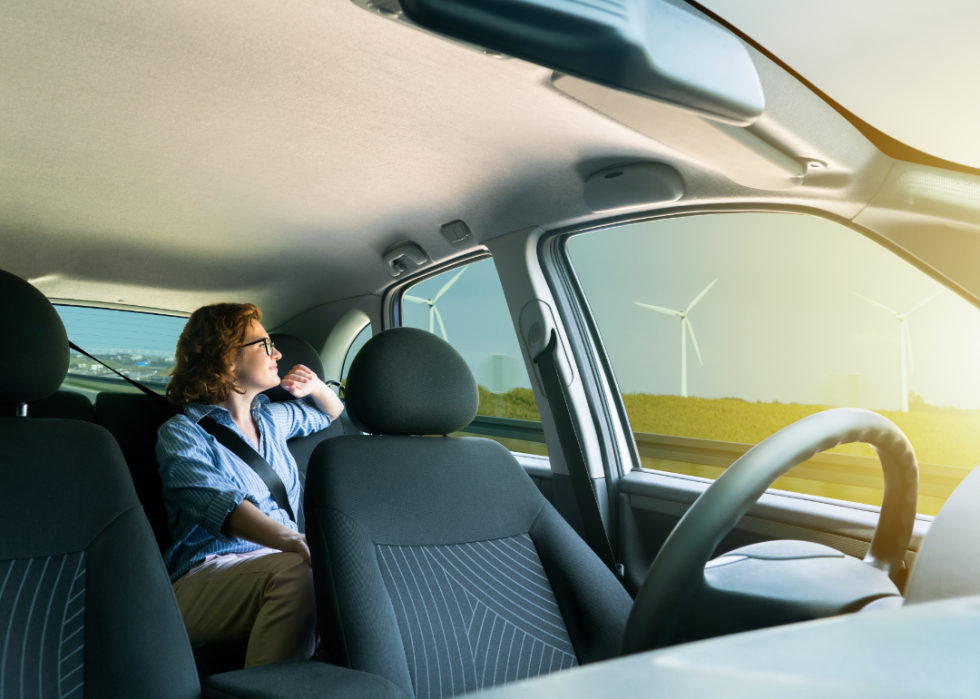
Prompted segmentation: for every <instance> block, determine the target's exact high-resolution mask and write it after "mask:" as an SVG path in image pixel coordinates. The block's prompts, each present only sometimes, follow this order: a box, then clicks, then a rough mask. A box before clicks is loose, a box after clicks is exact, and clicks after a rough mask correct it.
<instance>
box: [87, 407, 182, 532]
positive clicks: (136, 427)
mask: <svg viewBox="0 0 980 699" xmlns="http://www.w3.org/2000/svg"><path fill="white" fill-rule="evenodd" d="M171 417H173V413H171V412H170V411H168V410H166V409H165V408H164V407H163V406H161V405H160V404H158V403H157V402H156V401H154V400H151V399H150V397H149V396H145V395H143V394H142V393H112V392H109V391H102V392H101V393H99V394H98V395H97V396H96V397H95V419H96V422H97V423H98V424H99V425H101V426H102V427H104V428H106V429H107V430H109V433H110V434H112V436H113V437H115V438H116V442H117V443H118V444H119V447H120V449H121V450H122V453H123V457H124V458H125V459H126V465H127V467H128V468H129V475H130V477H131V478H132V479H133V486H134V487H135V488H136V495H137V497H138V498H139V501H140V502H141V503H142V504H143V510H144V512H145V513H146V518H147V520H149V522H150V527H151V528H152V530H153V536H154V538H155V539H156V542H157V546H158V547H159V549H160V551H164V550H166V548H167V547H168V546H170V544H171V543H173V541H172V539H171V537H170V527H169V525H168V523H167V506H166V504H165V502H164V499H163V485H162V483H161V481H160V469H159V465H158V464H157V457H156V443H157V430H158V429H160V425H162V424H163V423H164V422H166V421H167V420H169V419H170V418H171Z"/></svg>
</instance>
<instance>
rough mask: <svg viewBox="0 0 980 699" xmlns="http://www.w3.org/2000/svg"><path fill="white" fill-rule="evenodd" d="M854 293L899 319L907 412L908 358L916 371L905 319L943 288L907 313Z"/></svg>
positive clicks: (899, 338)
mask: <svg viewBox="0 0 980 699" xmlns="http://www.w3.org/2000/svg"><path fill="white" fill-rule="evenodd" d="M852 293H853V294H854V295H855V296H857V297H858V298H862V299H864V300H865V301H867V302H868V303H870V304H871V305H872V306H875V307H877V308H880V309H881V310H883V311H885V312H886V313H890V314H892V315H893V316H895V319H896V320H897V321H898V327H899V331H898V344H899V347H900V349H901V357H902V412H903V413H907V412H908V411H909V380H908V373H907V371H906V358H907V360H908V361H907V364H908V368H909V369H911V370H912V372H913V373H914V372H915V366H914V365H913V362H912V336H911V335H910V334H909V328H908V326H907V325H905V321H906V320H908V319H909V318H910V317H911V315H912V314H913V313H915V312H916V311H918V310H919V309H920V308H922V307H923V306H925V305H926V304H927V303H929V302H930V301H932V300H933V299H934V298H936V297H937V296H939V294H941V293H943V290H942V289H940V290H939V291H937V292H936V293H934V294H933V295H932V296H930V297H929V298H927V299H925V300H924V301H919V302H918V303H917V304H915V305H914V306H912V308H910V309H909V310H908V311H906V312H905V313H899V312H898V311H896V310H894V309H891V308H889V307H888V306H885V305H884V304H881V303H878V302H877V301H872V300H871V299H869V298H868V297H867V296H861V294H859V293H858V292H856V291H854V292H852Z"/></svg>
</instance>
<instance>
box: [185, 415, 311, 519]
mask: <svg viewBox="0 0 980 699" xmlns="http://www.w3.org/2000/svg"><path fill="white" fill-rule="evenodd" d="M197 424H198V425H200V426H201V428H202V429H203V430H204V431H205V432H207V433H208V434H210V435H211V436H213V437H214V438H215V439H217V440H218V442H219V443H220V444H222V445H223V446H224V447H226V448H227V449H228V451H230V452H231V453H232V454H234V455H235V456H237V457H238V458H239V459H241V460H242V461H244V462H245V463H246V464H248V465H249V466H251V467H252V470H253V471H255V472H256V473H257V474H259V478H261V479H262V481H263V482H264V483H265V485H266V487H267V488H268V489H269V492H270V493H272V499H273V500H275V501H276V504H277V505H279V509H282V510H285V511H286V513H287V514H288V515H289V519H290V520H292V521H293V522H295V521H296V515H295V514H293V508H292V507H291V506H290V504H289V496H288V495H286V486H285V485H283V482H282V479H281V478H280V477H279V474H277V473H276V472H275V470H274V469H273V468H272V465H271V464H270V463H269V462H268V461H266V460H265V459H264V458H262V455H261V454H259V453H258V452H257V451H255V449H254V448H253V447H252V446H251V445H250V444H249V443H248V442H246V441H245V440H244V439H242V438H241V437H239V436H238V435H237V434H235V431H234V430H233V429H231V428H230V427H225V426H224V425H222V424H221V423H220V422H218V421H217V420H215V419H214V418H213V417H211V416H210V415H205V416H204V417H202V418H201V419H200V420H198V421H197Z"/></svg>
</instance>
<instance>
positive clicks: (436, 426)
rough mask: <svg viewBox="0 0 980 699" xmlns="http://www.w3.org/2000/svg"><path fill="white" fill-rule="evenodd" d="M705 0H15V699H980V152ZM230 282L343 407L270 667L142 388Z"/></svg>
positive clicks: (2, 72)
mask: <svg viewBox="0 0 980 699" xmlns="http://www.w3.org/2000/svg"><path fill="white" fill-rule="evenodd" d="M712 7H713V4H712V3H711V2H706V3H704V4H700V3H697V2H693V1H690V0H630V1H623V2H612V1H606V0H587V1H586V0H583V1H582V2H578V1H577V0H576V1H572V0H507V1H506V2H504V1H499V2H498V1H494V2H486V1H485V0H351V1H348V0H328V1H325V0H289V2H285V3H279V4H274V5H273V4H268V3H260V2H253V1H249V2H229V1H228V0H219V1H217V2H213V3H209V4H205V5H201V4H198V3H191V2H186V1H185V0H177V1H175V2H171V3H166V4H162V5H161V4H149V3H135V4H134V3H130V2H120V1H119V0H98V1H97V2H92V3H86V4H65V3H58V2H50V1H49V0H43V1H40V2H38V1H37V0H35V1H33V2H22V1H20V0H17V1H13V2H8V3H5V4H3V5H2V6H0V95H3V98H2V99H0V124H2V125H3V128H0V240H2V248H0V250H2V254H0V298H2V299H3V305H2V310H0V318H2V320H3V326H4V329H5V332H6V339H7V347H8V360H7V361H6V362H4V363H3V364H2V365H0V413H2V417H3V418H4V419H2V420H0V493H3V494H4V496H5V498H4V500H5V503H6V507H5V510H4V516H3V531H4V536H3V537H2V539H0V642H2V650H0V699H4V698H5V697H11V698H13V697H19V698H20V699H24V698H25V697H38V698H44V697H59V699H60V698H62V697H71V698H72V699H75V698H76V697H91V698H100V697H154V698H156V697H159V698H160V699H195V698H199V697H202V696H203V697H219V698H229V697H238V698H241V699H279V698H286V697H295V698H304V697H337V698H338V699H356V698H359V697H412V698H416V699H422V698H423V697H424V698H427V699H429V698H432V697H453V696H459V695H463V694H468V693H472V692H478V691H487V692H489V695H488V696H490V697H497V696H499V697H501V699H504V698H505V697H512V698H514V699H517V698H519V697H531V696H535V697H537V696H569V697H586V696H588V697H592V696H603V697H605V696H616V697H633V696H637V697H638V696H644V697H646V696H654V697H664V698H669V697H701V696H711V695H716V696H731V697H743V696H744V697H753V698H756V697H766V696H786V695H790V694H791V695H793V696H800V697H809V696H814V697H816V696H820V697H825V696H827V695H828V694H829V693H831V692H833V693H835V694H837V695H839V696H846V697H850V696H855V697H858V696H860V697H865V696H868V697H870V696H885V695H887V696H898V697H905V696H909V697H921V696H950V697H954V696H956V697H958V696H976V693H977V691H978V690H980V669H978V668H977V664H976V663H975V662H973V659H974V658H975V656H976V653H977V651H978V644H980V544H978V543H977V542H978V541H980V538H978V537H977V536H976V533H977V532H980V506H978V505H980V476H978V475H975V474H973V467H974V466H975V465H976V464H977V463H978V462H980V441H978V440H980V403H978V402H975V401H978V400H980V391H977V390H976V389H978V388H980V374H977V373H976V372H977V371H980V369H974V366H973V365H974V364H977V363H976V361H975V359H976V356H977V352H978V351H980V316H978V315H977V314H978V313H980V273H978V271H977V269H978V268H977V265H976V264H975V262H976V260H977V259H980V257H978V255H980V247H978V243H977V242H976V241H977V240H980V238H978V234H980V169H978V168H977V167H973V166H971V165H969V164H965V163H961V162H958V161H954V160H949V159H946V158H944V157H939V156H937V155H933V154H930V153H929V152H926V151H924V150H919V149H917V147H915V146H914V145H911V144H906V143H904V142H902V141H900V140H897V139H896V138H893V137H892V136H890V135H888V134H887V133H885V132H884V131H882V130H879V129H878V128H876V126H874V125H873V124H872V123H870V122H868V121H865V120H863V119H862V118H861V117H860V116H859V115H857V114H856V113H854V112H852V111H849V110H848V109H847V108H846V107H845V106H843V105H842V104H841V103H839V102H837V101H835V100H834V99H833V98H832V97H831V96H830V95H829V94H828V93H826V92H824V91H822V90H821V89H820V88H819V87H817V86H816V85H815V84H814V83H812V82H810V81H809V80H808V79H807V77H806V76H805V75H802V74H800V73H798V72H796V70H794V68H793V67H792V66H791V65H789V64H787V63H786V62H784V61H783V60H782V59H781V58H780V57H779V56H777V55H776V54H775V53H773V52H772V51H770V50H769V49H767V48H766V47H765V46H763V45H762V44H761V43H759V42H758V41H757V40H756V39H754V38H753V36H752V35H751V32H750V31H749V30H748V29H747V28H743V27H739V26H736V24H734V23H732V22H730V21H728V20H726V19H725V17H723V16H722V15H721V14H719V13H717V12H715V11H713V10H712V9H711V8H712ZM227 301H231V302H237V303H245V302H250V303H255V304H256V305H258V306H259V307H260V308H261V310H262V323H263V325H264V327H265V328H267V329H268V330H269V333H270V337H271V339H272V340H273V341H274V343H275V346H276V348H277V349H278V350H279V351H280V352H281V353H282V355H283V356H282V359H280V360H279V367H280V372H281V373H282V370H283V369H286V368H288V367H292V366H295V365H297V364H302V365H304V366H306V367H309V368H310V369H311V370H312V371H314V372H315V373H316V374H317V375H318V376H319V377H320V378H321V379H323V380H325V381H326V380H328V379H329V380H333V381H335V382H337V383H338V392H339V394H340V396H341V398H342V399H343V400H344V402H345V410H344V412H343V413H342V415H341V416H340V418H338V419H336V420H334V421H333V422H332V423H331V424H330V426H329V427H328V428H326V429H324V430H322V431H320V432H317V433H314V434H311V435H308V436H305V437H298V438H294V439H291V440H290V441H289V443H288V447H289V451H290V453H291V454H292V455H293V457H294V459H295V461H296V464H297V468H298V470H299V475H300V482H301V484H302V486H303V497H302V507H301V509H300V511H299V512H297V513H296V523H297V525H298V527H299V530H300V531H302V532H304V533H305V534H306V537H307V540H308V542H309V546H310V552H311V556H312V569H313V578H314V586H315V594H316V607H317V623H318V627H317V628H318V635H319V643H318V645H317V649H316V652H315V653H314V655H313V657H312V658H310V659H308V660H299V659H296V660H290V661H284V662H280V663H273V664H270V665H264V666H259V667H251V668H247V669H246V668H245V667H244V663H245V647H244V646H238V645H227V646H206V647H197V648H192V647H191V644H190V641H189V640H188V636H187V633H186V631H185V629H184V626H183V621H182V619H181V616H180V611H179V609H178V607H177V603H176V599H175V597H174V594H173V590H172V588H171V586H170V584H169V577H168V574H167V571H166V568H165V565H164V562H163V558H162V553H163V552H164V551H165V550H166V549H167V548H168V547H169V546H170V545H171V543H172V539H171V531H170V526H169V523H168V514H167V508H166V504H165V500H164V495H163V490H162V485H161V478H160V475H159V472H158V463H157V458H156V452H155V445H156V440H157V431H158V430H159V428H160V426H161V425H163V423H164V422H166V421H167V420H168V419H170V418H171V417H172V416H173V412H172V411H170V410H168V409H167V408H165V407H163V406H162V405H161V404H160V402H158V401H155V400H153V399H151V398H150V397H148V396H147V395H144V391H145V390H148V391H150V392H151V393H152V392H156V393H161V394H162V393H163V391H164V389H165V387H166V383H167V381H168V376H169V372H170V371H171V370H172V369H173V366H174V348H175V346H176V340H177V337H178V336H179V335H180V331H181V329H182V327H183V324H184V323H185V322H186V319H187V317H188V316H189V315H190V314H191V312H193V311H194V310H195V309H196V308H199V307H200V306H203V305H206V304H211V303H218V302H227ZM894 308H899V309H900V310H898V311H896V310H894ZM680 309H684V310H680ZM896 321H897V323H896ZM678 333H679V334H680V344H679V346H678V342H677V339H678V338H677V334H678ZM69 342H71V343H73V344H72V346H71V347H69ZM79 350H84V351H85V352H84V353H83V352H81V351H79ZM89 353H91V356H93V357H95V361H91V360H90V359H89V356H90V355H89ZM978 366H980V365H978ZM134 382H135V384H138V385H139V386H137V385H133V384H134ZM266 395H268V397H269V398H270V400H272V401H287V400H292V396H291V395H290V394H289V393H288V392H287V391H286V390H284V389H283V388H279V387H277V388H273V389H269V390H268V391H266Z"/></svg>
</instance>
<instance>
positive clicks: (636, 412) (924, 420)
mask: <svg viewBox="0 0 980 699" xmlns="http://www.w3.org/2000/svg"><path fill="white" fill-rule="evenodd" d="M623 400H624V401H625V403H626V412H627V413H628V414H629V416H630V422H631V423H632V425H633V429H634V430H635V431H637V432H652V433H654V434H668V435H675V436H679V437H693V438H696V439H719V440H722V441H725V442H741V443H743V444H757V443H758V442H761V441H762V440H763V439H765V438H766V437H768V436H769V435H771V434H773V433H774V432H778V431H779V430H781V429H782V428H783V427H786V426H787V425H790V424H792V423H794V422H796V421H797V420H800V419H802V418H804V417H806V416H808V415H813V414H814V413H818V412H820V411H822V410H828V409H829V408H828V406H826V405H799V404H796V403H790V404H785V403H747V402H745V401H741V400H735V399H731V398H722V399H717V400H716V399H709V398H681V397H679V396H658V395H650V394H645V393H627V394H625V395H624V396H623ZM933 410H934V412H918V411H912V412H908V413H902V412H893V411H890V410H881V411H877V412H878V413H879V414H881V415H884V416H885V417H887V418H888V419H889V420H891V421H892V422H894V423H895V424H896V425H898V427H899V429H901V430H902V431H903V432H904V433H905V434H906V436H907V437H908V438H909V441H910V442H912V447H913V448H914V449H915V455H916V457H917V458H918V459H919V462H920V463H925V464H943V465H946V466H961V467H966V468H971V469H972V468H973V467H974V466H976V465H977V464H980V411H972V410H971V411H966V410H956V411H952V410H951V411H949V412H939V411H936V410H935V409H933ZM831 452H832V453H839V454H853V455H855V456H874V455H875V453H874V451H873V450H872V449H871V447H869V446H867V445H865V444H845V445H844V446H841V447H837V448H836V449H833V450H831Z"/></svg>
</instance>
